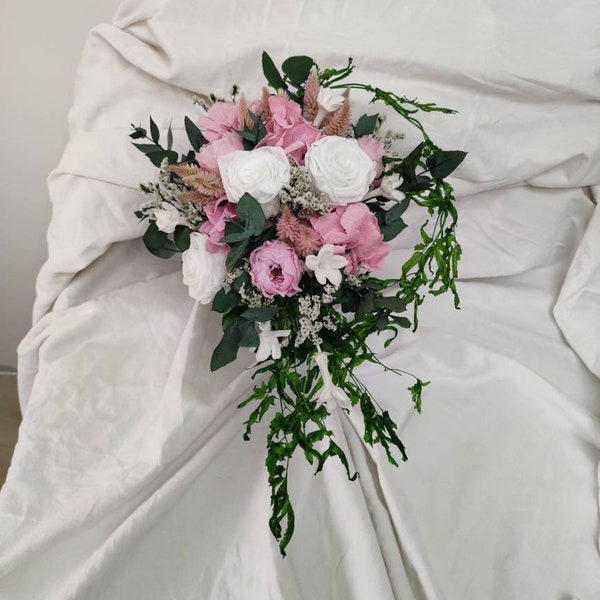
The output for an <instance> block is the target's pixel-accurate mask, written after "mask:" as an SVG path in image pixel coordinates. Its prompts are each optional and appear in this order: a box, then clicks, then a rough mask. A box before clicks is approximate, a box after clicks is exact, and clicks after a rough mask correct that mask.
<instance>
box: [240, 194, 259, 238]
mask: <svg viewBox="0 0 600 600" xmlns="http://www.w3.org/2000/svg"><path fill="white" fill-rule="evenodd" d="M236 214H237V217H238V219H239V220H240V222H241V223H242V224H243V226H244V228H245V229H247V230H249V231H251V232H252V235H260V234H261V233H262V231H263V229H264V227H265V213H264V212H263V209H262V207H261V205H260V204H259V203H258V202H257V201H256V200H255V199H254V198H253V197H252V196H251V195H250V194H244V195H243V196H242V197H241V198H240V201H239V202H238V205H237V209H236Z"/></svg>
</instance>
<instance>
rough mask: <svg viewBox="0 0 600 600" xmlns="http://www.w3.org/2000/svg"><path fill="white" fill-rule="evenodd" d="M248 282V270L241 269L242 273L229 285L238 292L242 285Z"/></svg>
mask: <svg viewBox="0 0 600 600" xmlns="http://www.w3.org/2000/svg"><path fill="white" fill-rule="evenodd" d="M248 283H250V273H248V271H243V272H242V274H241V275H240V276H239V277H237V278H236V279H235V280H234V282H233V283H232V284H231V287H232V288H233V289H234V290H235V291H236V292H239V291H240V290H241V289H242V286H243V285H244V284H248Z"/></svg>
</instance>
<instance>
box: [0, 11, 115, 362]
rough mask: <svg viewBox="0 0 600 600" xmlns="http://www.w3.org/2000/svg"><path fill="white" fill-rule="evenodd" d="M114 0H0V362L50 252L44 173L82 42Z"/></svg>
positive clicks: (56, 147) (53, 160)
mask: <svg viewBox="0 0 600 600" xmlns="http://www.w3.org/2000/svg"><path fill="white" fill-rule="evenodd" d="M118 4H119V0H104V1H102V2H96V1H94V0H53V2H36V3H35V4H34V5H32V4H31V3H28V2H21V1H20V0H1V1H0V81H1V82H2V84H1V85H2V93H1V94H0V135H1V139H2V144H1V146H0V180H1V181H2V187H1V188H0V189H1V191H0V211H1V212H0V366H10V367H16V362H17V354H16V348H17V344H18V343H19V341H20V340H21V338H22V337H23V336H24V335H25V333H26V332H27V330H28V329H29V327H30V325H31V309H32V305H33V298H34V285H35V277H36V275H37V272H38V270H39V268H40V266H41V264H42V262H43V261H44V260H45V258H46V255H47V251H46V228H47V226H48V221H49V219H50V210H51V209H50V201H49V199H48V192H47V189H46V177H47V175H48V173H49V172H50V171H51V170H52V169H53V168H54V167H55V166H56V164H57V163H58V160H59V158H60V155H61V154H62V151H63V149H64V146H65V144H66V141H67V113H68V110H69V107H70V105H71V102H72V97H73V81H74V78H75V72H76V69H77V64H78V62H79V56H80V54H81V50H82V48H83V43H84V40H85V37H86V35H87V32H88V30H89V29H90V28H91V27H93V26H94V25H96V24H97V23H101V22H106V21H109V20H110V18H111V17H112V14H113V12H114V11H115V9H116V7H117V6H118ZM34 11H35V15H34V14H33V12H34Z"/></svg>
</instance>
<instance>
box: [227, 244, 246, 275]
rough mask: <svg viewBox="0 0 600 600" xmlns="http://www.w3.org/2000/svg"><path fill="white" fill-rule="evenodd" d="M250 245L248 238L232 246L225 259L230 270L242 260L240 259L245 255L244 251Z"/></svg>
mask: <svg viewBox="0 0 600 600" xmlns="http://www.w3.org/2000/svg"><path fill="white" fill-rule="evenodd" d="M247 247H248V240H247V239H246V240H242V241H241V242H238V243H237V244H235V245H234V246H231V250H230V251H229V254H228V255H227V258H226V259H225V266H226V267H227V270H228V271H231V270H232V269H233V268H234V267H235V266H236V265H237V264H238V262H239V261H240V259H241V258H242V257H243V256H244V252H245V251H246V248H247Z"/></svg>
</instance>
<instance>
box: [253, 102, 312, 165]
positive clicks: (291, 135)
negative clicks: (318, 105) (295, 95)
mask: <svg viewBox="0 0 600 600" xmlns="http://www.w3.org/2000/svg"><path fill="white" fill-rule="evenodd" d="M269 108H270V109H271V113H272V116H271V118H270V119H269V120H268V121H267V123H266V128H267V135H266V136H265V137H264V138H263V139H262V140H261V141H260V143H259V144H258V146H259V147H260V146H280V147H281V148H283V150H284V151H285V153H286V154H288V155H289V156H291V157H292V158H293V159H294V160H295V161H296V163H298V164H299V165H302V164H304V155H305V154H306V151H307V150H308V148H309V147H310V146H311V144H314V142H315V141H317V140H318V139H319V138H320V137H321V135H322V134H321V132H320V131H319V130H318V129H317V128H316V127H314V126H313V125H312V124H311V123H309V122H308V121H307V120H306V119H305V118H304V117H303V116H302V109H301V108H300V106H299V105H298V104H297V103H296V102H293V101H292V100H288V99H287V98H283V97H281V96H270V97H269Z"/></svg>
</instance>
